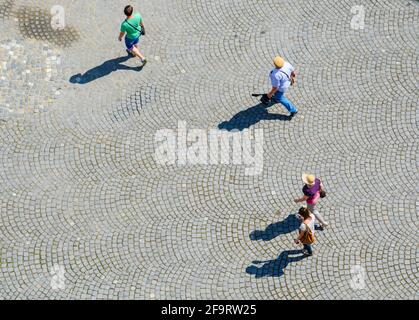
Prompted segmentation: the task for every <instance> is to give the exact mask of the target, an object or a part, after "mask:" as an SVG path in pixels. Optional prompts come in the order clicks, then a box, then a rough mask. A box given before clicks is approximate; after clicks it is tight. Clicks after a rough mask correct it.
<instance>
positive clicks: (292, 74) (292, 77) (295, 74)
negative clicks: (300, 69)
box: [290, 71, 297, 85]
mask: <svg viewBox="0 0 419 320" xmlns="http://www.w3.org/2000/svg"><path fill="white" fill-rule="evenodd" d="M296 76H297V73H295V71H293V72H291V77H290V78H291V79H290V80H291V85H293V84H294V82H295V77H296Z"/></svg>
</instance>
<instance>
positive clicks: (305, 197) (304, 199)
mask: <svg viewBox="0 0 419 320" xmlns="http://www.w3.org/2000/svg"><path fill="white" fill-rule="evenodd" d="M307 199H308V197H307V196H306V195H304V196H303V197H302V198H297V199H295V200H294V202H295V203H298V202H303V201H306V200H307Z"/></svg>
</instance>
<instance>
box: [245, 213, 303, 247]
mask: <svg viewBox="0 0 419 320" xmlns="http://www.w3.org/2000/svg"><path fill="white" fill-rule="evenodd" d="M300 224H301V221H299V220H298V219H297V217H296V216H295V214H290V215H289V216H288V217H286V218H285V220H282V221H278V222H275V223H271V224H270V225H269V226H267V227H266V229H265V230H255V231H252V232H251V233H250V235H249V237H250V240H263V241H269V240H272V239H274V238H275V237H277V236H279V235H281V234H286V233H290V232H292V231H294V230H297V229H298V227H299V226H300Z"/></svg>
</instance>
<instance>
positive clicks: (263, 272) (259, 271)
mask: <svg viewBox="0 0 419 320" xmlns="http://www.w3.org/2000/svg"><path fill="white" fill-rule="evenodd" d="M305 258H306V256H305V255H303V250H286V251H283V252H281V254H280V255H279V256H278V258H276V259H274V260H267V261H253V262H252V265H250V266H248V267H247V268H246V273H248V274H252V275H255V278H262V277H280V276H282V275H283V274H284V269H285V268H286V267H287V265H288V264H289V263H291V262H297V261H301V260H303V259H305ZM255 264H256V265H260V264H263V265H262V266H255Z"/></svg>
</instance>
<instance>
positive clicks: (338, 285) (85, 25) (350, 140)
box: [0, 0, 419, 299]
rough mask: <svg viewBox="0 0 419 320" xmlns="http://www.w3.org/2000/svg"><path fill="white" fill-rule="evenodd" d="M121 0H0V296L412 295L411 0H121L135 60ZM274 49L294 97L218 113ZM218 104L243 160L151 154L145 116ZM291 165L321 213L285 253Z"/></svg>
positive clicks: (206, 118)
mask: <svg viewBox="0 0 419 320" xmlns="http://www.w3.org/2000/svg"><path fill="white" fill-rule="evenodd" d="M125 2H126V1H120V0H89V1H83V0H77V1H76V0H74V1H70V0H45V1H38V0H25V1H24V0H19V1H13V0H0V30H1V32H0V63H1V65H0V164H1V168H0V169H1V170H0V181H1V183H0V210H1V224H0V243H1V247H0V250H1V251H0V253H1V260H0V262H1V274H0V298H2V299H16V298H17V299H26V298H34V299H35V298H37V299H63V298H75V299H103V298H111V299H118V298H119V299H122V298H136V299H190V298H194V299H357V298H359V299H371V298H372V299H383V298H387V299H417V298H418V278H417V272H418V270H417V257H418V249H417V243H418V233H417V217H418V216H417V208H416V198H417V193H416V191H417V140H416V139H417V138H418V137H417V132H418V130H417V119H418V112H417V110H418V108H417V105H418V94H417V92H418V88H417V80H418V78H417V75H418V67H419V64H418V43H419V42H418V34H419V3H418V2H417V1H411V0H393V1H386V0H369V1H366V0H341V1H334V0H318V1H307V0H292V1H291V0H263V1H262V0H259V1H258V0H240V1H232V0H212V1H206V0H172V1H167V0H152V1H151V0H149V1H141V2H139V3H140V4H141V7H140V8H139V9H140V11H141V13H142V15H143V17H144V20H145V24H146V29H147V35H146V36H145V37H143V38H142V40H141V44H142V49H143V51H144V53H145V54H146V55H147V57H148V59H149V64H148V65H147V66H146V67H145V68H144V69H142V70H141V71H140V70H139V69H138V67H137V66H136V62H135V60H134V59H127V58H125V54H126V53H125V51H124V48H123V44H122V43H119V42H118V41H117V33H118V27H119V24H120V22H121V19H122V18H123V16H122V15H121V14H120V12H121V10H122V9H121V8H123V6H124V5H125V4H126V3H125ZM56 4H59V5H62V6H63V8H64V9H65V21H66V28H65V29H64V30H61V31H54V30H53V29H52V28H51V27H50V25H49V22H50V20H49V19H50V17H49V14H50V13H49V12H50V8H51V7H52V6H53V5H56ZM357 6H362V7H361V8H363V9H364V10H365V25H364V28H363V29H359V28H358V29H357V28H354V27H353V26H352V27H351V22H353V19H354V16H355V14H356V13H354V12H355V11H353V12H351V10H354V7H355V9H356V8H358V9H359V7H357ZM358 9H356V10H358ZM92 14H93V16H94V18H92ZM276 54H281V55H283V56H285V57H286V59H287V60H288V61H290V62H291V63H292V64H293V65H294V66H296V68H297V71H298V74H299V77H298V82H297V85H296V86H295V87H293V88H291V89H290V90H289V93H288V96H289V98H290V100H291V101H293V102H294V103H295V104H296V105H297V107H298V108H299V111H300V112H299V114H298V115H297V116H296V117H295V118H294V119H293V120H292V121H280V119H282V118H283V117H279V116H272V115H271V116H270V118H269V115H268V114H266V113H265V114H258V115H256V116H255V114H254V113H252V112H251V111H247V112H248V113H244V116H242V117H240V116H238V117H235V115H237V114H238V113H239V112H240V111H243V110H246V109H248V108H250V107H252V106H255V105H257V100H256V99H255V98H253V97H251V96H250V94H251V93H252V92H264V91H266V90H267V89H268V88H269V83H268V80H267V73H268V71H269V69H270V68H271V61H272V58H273V57H274V56H275V55H276ZM124 66H125V67H124ZM89 70H90V71H89ZM251 110H254V109H251ZM269 113H270V114H276V115H280V114H284V115H285V114H286V111H285V109H283V108H282V107H281V106H279V105H275V106H272V107H271V108H270V109H269ZM242 115H243V114H242ZM249 117H254V118H255V119H250V120H249ZM275 118H278V119H277V120H276V119H275ZM230 119H235V121H238V124H239V125H240V124H241V123H243V124H244V125H246V126H250V125H251V126H250V128H252V129H263V134H264V155H263V156H264V157H263V171H262V173H261V174H259V175H254V176H249V175H245V173H244V169H245V168H244V166H243V165H186V166H180V165H170V166H162V165H159V164H158V163H156V161H155V159H154V151H155V147H156V145H155V142H154V136H155V134H156V132H157V131H158V130H160V129H164V128H168V129H176V128H177V125H178V121H185V122H186V123H187V125H188V127H189V128H201V129H216V128H217V127H218V126H219V125H220V124H221V123H223V122H225V121H230ZM259 120H260V121H259ZM252 121H253V123H252ZM306 171H308V172H314V173H315V174H316V175H318V176H319V177H320V178H322V180H323V181H324V184H325V186H326V189H327V191H328V197H327V198H325V199H324V200H322V201H321V202H320V207H319V209H320V210H321V212H322V213H323V214H324V216H325V217H326V218H327V220H329V222H330V228H328V229H326V230H324V231H318V232H317V237H318V241H317V243H316V244H315V255H314V256H313V257H310V258H306V259H301V258H299V256H300V255H299V253H298V252H295V250H298V249H299V247H298V246H296V245H294V244H293V242H292V239H293V237H294V231H293V230H294V229H295V227H296V224H295V221H294V220H293V219H292V216H290V214H293V213H295V212H296V211H297V210H298V208H299V206H298V205H296V204H295V203H293V199H294V198H295V197H297V196H300V193H301V187H302V183H301V178H300V177H301V174H302V173H303V172H306Z"/></svg>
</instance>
